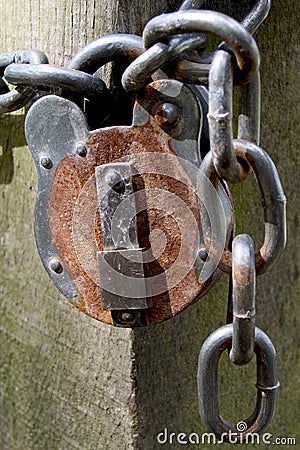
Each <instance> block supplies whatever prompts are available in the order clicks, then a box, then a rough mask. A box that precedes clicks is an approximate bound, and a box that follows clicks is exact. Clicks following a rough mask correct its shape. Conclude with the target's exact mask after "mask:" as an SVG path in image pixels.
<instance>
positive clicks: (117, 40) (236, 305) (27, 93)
mask: <svg viewBox="0 0 300 450" xmlns="http://www.w3.org/2000/svg"><path fill="white" fill-rule="evenodd" d="M203 3H204V1H203V0H198V1H197V0H185V1H183V3H182V4H181V6H180V7H179V9H178V10H177V11H176V12H174V13H170V14H163V15H161V16H158V17H155V18H154V19H152V20H150V22H148V24H147V25H146V26H145V29H144V32H143V36H142V38H141V37H139V36H135V35H129V34H118V35H110V36H104V37H101V38H99V39H97V40H95V41H94V42H92V43H90V44H88V45H87V46H86V47H84V48H83V49H82V50H80V51H79V52H78V54H77V55H75V56H74V58H73V59H72V60H71V61H70V63H69V64H68V67H67V68H63V67H56V66H52V65H50V64H49V62H48V59H47V57H46V56H45V55H44V54H43V53H41V52H35V51H26V50H25V51H18V52H9V53H5V54H3V55H0V75H1V76H2V77H4V78H5V80H6V81H7V82H9V83H12V84H14V85H16V88H15V89H14V90H12V91H9V90H8V87H7V86H6V84H5V83H4V81H3V80H2V81H1V83H0V113H6V112H11V111H15V110H17V109H19V108H21V107H23V106H25V105H26V104H27V103H28V102H30V101H32V100H33V99H34V97H35V96H36V95H37V94H39V93H40V92H41V91H47V90H48V91H49V90H53V89H56V90H57V93H58V94H59V95H61V96H68V95H69V93H70V92H76V93H77V95H78V97H79V99H80V100H78V99H77V100H78V101H79V102H80V103H82V102H83V99H85V98H87V99H91V100H94V99H99V98H100V99H101V98H107V96H109V95H110V93H109V90H108V88H107V87H106V85H105V83H104V82H103V81H102V80H101V79H100V78H99V77H98V76H97V75H96V74H95V72H96V71H97V70H98V69H99V68H100V67H101V66H103V65H105V64H106V63H108V62H111V61H113V62H116V61H117V62H120V63H122V65H124V67H125V69H124V71H123V74H122V85H123V88H124V89H125V90H126V91H127V92H129V93H130V95H131V96H132V98H134V95H135V93H136V92H137V91H140V90H141V89H142V88H143V87H144V86H145V85H146V84H147V83H148V81H149V80H150V79H151V77H170V78H174V79H178V80H181V81H183V82H186V83H189V84H196V85H198V86H199V85H201V88H202V89H204V88H203V86H208V96H209V111H208V123H209V135H210V152H209V153H208V154H207V156H206V157H205V159H204V160H203V162H202V163H201V167H200V169H201V170H202V171H203V173H204V174H206V175H207V176H208V177H209V179H212V178H213V179H214V180H215V183H216V184H222V186H223V187H224V189H225V190H228V186H227V182H229V183H236V182H240V181H243V180H244V179H245V178H246V177H247V176H248V174H249V173H250V171H251V170H252V171H253V172H254V174H255V176H256V179H257V182H258V185H259V189H260V192H261V197H262V204H263V209H264V222H265V238H264V243H263V245H262V247H261V248H260V250H259V251H258V252H257V253H256V254H255V252H254V244H253V241H252V238H251V237H250V236H248V235H239V236H236V237H235V238H234V239H233V242H232V248H225V249H223V248H222V249H220V248H218V240H217V239H215V238H214V236H212V235H211V232H210V231H211V229H210V227H209V220H208V219H207V217H205V211H202V212H201V214H202V217H201V223H202V228H203V238H204V244H205V252H206V255H207V254H209V257H210V258H211V259H214V258H217V256H216V255H220V254H222V257H221V259H220V261H219V260H218V261H216V265H218V267H219V268H220V269H221V270H222V271H224V272H227V273H229V274H230V276H231V282H232V297H231V298H230V303H229V308H230V309H231V308H232V314H231V312H229V314H228V316H231V315H232V316H233V323H231V324H227V325H225V326H224V327H221V328H220V329H218V330H217V331H215V332H214V333H213V334H212V335H211V336H209V338H208V339H207V340H206V341H205V343H204V344H203V347H202V349H201V351H200V355H199V366H198V367H199V369H198V394H199V405H200V416H201V419H202V421H203V423H204V424H205V425H206V426H207V428H208V429H209V430H210V431H212V432H213V433H215V434H217V435H218V436H221V435H222V434H224V433H225V435H226V433H229V432H230V431H232V432H240V430H238V428H237V424H230V423H228V422H226V421H225V420H224V419H223V418H222V417H221V416H220V415H219V400H218V361H219V358H220V356H221V354H222V352H223V351H224V350H225V349H231V351H230V359H231V361H232V362H233V363H234V364H238V365H241V364H246V363H248V362H249V361H250V360H251V359H252V356H253V354H254V353H255V354H256V361H257V362H256V364H257V384H256V387H257V390H258V395H257V404H256V408H255V410H254V412H253V413H252V415H251V416H250V417H249V418H248V419H247V420H246V424H247V430H246V431H247V432H248V433H249V432H252V433H254V432H256V433H259V432H261V431H262V430H263V429H264V428H265V427H266V426H267V425H268V424H269V423H270V421H271V419H272V416H273V414H274V410H275V404H276V391H277V388H278V386H279V383H278V377H277V366H276V353H275V350H274V347H273V344H272V342H271V340H270V339H269V338H268V336H267V335H266V334H265V333H264V332H263V331H261V330H260V329H259V328H257V327H255V279H256V275H259V274H261V273H265V272H266V271H267V270H270V269H271V268H272V267H273V266H274V265H275V264H276V263H277V261H278V259H279V257H280V256H281V254H282V252H283V249H284V247H285V242H286V218H285V204H286V199H285V196H284V193H283V189H282V186H281V183H280V180H279V176H278V173H277V170H276V167H275V165H274V163H273V161H272V159H271V158H270V156H269V155H268V154H267V153H266V152H265V151H264V150H263V149H261V148H260V147H259V146H258V145H259V128H260V82H259V62H260V58H259V51H258V48H257V45H256V42H255V40H254V39H253V37H252V35H251V34H252V33H254V31H255V30H256V29H257V28H258V26H259V25H260V24H261V22H262V21H263V20H264V19H265V17H266V16H267V14H268V12H269V9H270V0H257V1H256V2H255V4H254V6H253V7H252V9H251V11H250V12H249V13H248V14H247V15H246V16H245V17H244V18H243V19H242V21H241V23H239V22H237V21H236V20H234V19H232V18H231V17H228V16H226V15H224V14H221V13H217V12H214V11H208V10H201V9H200V8H201V7H202V5H203ZM207 3H209V2H207ZM193 8H198V9H197V10H196V9H193ZM207 34H213V35H215V36H217V37H218V38H219V39H220V40H223V41H224V42H222V43H221V44H220V45H219V46H218V48H217V50H216V51H215V52H212V53H208V52H206V51H205V49H206V35H207ZM122 67H123V66H122ZM233 85H239V86H241V87H240V92H241V96H240V111H239V117H238V136H237V138H238V139H234V138H233V131H232V116H233V111H232V103H233V102H232V95H233ZM102 103H109V102H102ZM103 108H104V106H103ZM212 174H213V177H212V176H211V175H212ZM202 194H203V195H204V196H205V192H203V193H202ZM214 220H216V221H218V217H214ZM246 431H245V432H243V433H241V439H242V440H243V439H245V438H246V434H247V433H246Z"/></svg>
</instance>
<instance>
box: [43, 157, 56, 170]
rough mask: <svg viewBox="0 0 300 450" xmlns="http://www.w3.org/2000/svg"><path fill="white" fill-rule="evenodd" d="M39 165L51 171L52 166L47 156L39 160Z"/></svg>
mask: <svg viewBox="0 0 300 450" xmlns="http://www.w3.org/2000/svg"><path fill="white" fill-rule="evenodd" d="M41 165H42V166H43V167H44V169H51V167H52V166H53V164H52V161H51V159H50V158H48V157H47V156H43V157H42V158H41Z"/></svg>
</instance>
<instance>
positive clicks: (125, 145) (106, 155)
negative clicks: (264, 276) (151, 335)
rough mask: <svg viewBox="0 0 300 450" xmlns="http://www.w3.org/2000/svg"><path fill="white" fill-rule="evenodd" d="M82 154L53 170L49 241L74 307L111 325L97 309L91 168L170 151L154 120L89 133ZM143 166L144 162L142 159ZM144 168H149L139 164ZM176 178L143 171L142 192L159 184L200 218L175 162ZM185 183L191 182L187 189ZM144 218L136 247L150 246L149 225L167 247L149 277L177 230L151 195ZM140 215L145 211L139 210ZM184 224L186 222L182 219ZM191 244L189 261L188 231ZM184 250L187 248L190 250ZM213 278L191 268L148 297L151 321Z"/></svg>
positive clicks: (171, 247)
mask: <svg viewBox="0 0 300 450" xmlns="http://www.w3.org/2000/svg"><path fill="white" fill-rule="evenodd" d="M87 146H88V154H87V156H86V158H84V159H82V158H78V156H77V155H74V154H71V155H67V156H66V157H65V158H63V159H62V160H61V162H60V164H59V165H58V167H57V169H56V173H55V176H54V178H53V183H52V187H51V191H50V197H49V203H48V216H49V225H50V229H51V231H52V239H53V243H54V245H55V246H56V248H57V249H58V251H59V254H60V256H61V258H62V259H63V260H64V261H65V265H66V270H67V272H68V273H69V275H70V277H71V279H72V280H73V283H74V284H75V286H76V289H77V291H78V295H79V299H80V303H79V305H78V306H79V308H80V309H81V310H83V311H84V312H86V313H87V314H89V315H91V316H92V317H95V318H97V319H99V320H102V321H104V322H107V323H111V314H110V312H108V311H103V310H102V307H101V294H100V287H99V279H98V268H97V258H96V255H97V251H99V250H102V248H103V246H102V236H101V230H100V224H99V218H98V217H99V210H98V204H97V191H96V184H95V175H94V173H95V167H96V166H99V165H101V164H107V163H109V162H113V161H114V160H115V159H116V158H118V159H121V158H124V157H129V158H130V160H131V161H133V163H134V162H135V159H137V155H139V154H140V153H144V152H149V153H151V152H156V151H160V152H162V153H169V154H173V151H172V149H171V147H170V138H169V137H168V136H167V135H166V134H165V133H162V132H161V129H160V128H159V127H158V126H156V125H155V123H154V122H153V121H151V122H150V121H148V122H147V123H146V124H145V125H143V126H133V127H111V128H106V129H101V130H97V131H95V132H93V133H92V134H91V136H90V138H89V140H88V142H87ZM143 164H144V162H143ZM144 169H145V170H148V168H144ZM172 171H173V172H174V175H176V174H177V178H180V179H182V180H184V181H185V183H180V182H179V181H177V180H175V179H173V178H168V177H163V176H155V175H152V174H151V173H150V174H145V175H143V184H144V186H145V190H146V191H147V190H149V191H150V190H151V189H153V188H154V187H158V188H159V187H163V189H164V190H168V191H169V192H171V193H172V192H173V193H174V194H175V195H176V196H177V197H180V198H181V199H182V200H183V202H184V203H185V204H186V205H187V206H188V208H189V209H190V210H191V211H192V212H193V214H194V216H195V219H196V220H197V221H198V222H199V217H198V213H197V211H198V203H197V197H196V196H195V194H193V190H192V185H191V182H190V181H189V180H188V177H187V175H186V173H185V172H184V170H183V168H182V167H181V166H180V164H179V163H178V165H177V167H173V168H172ZM187 186H190V188H188V187H187ZM148 200H149V203H148V205H147V220H141V217H140V220H139V239H140V245H141V246H145V247H146V248H147V247H148V248H149V242H148V236H149V234H150V233H151V231H152V230H154V229H157V228H159V229H163V230H164V232H165V236H166V240H167V243H166V248H165V251H164V252H163V253H162V254H161V255H160V257H159V258H158V259H154V260H153V261H152V262H151V263H149V266H148V270H149V276H153V275H155V274H157V273H161V272H162V271H166V270H167V269H168V268H169V267H170V265H171V264H172V263H173V262H174V261H175V260H176V258H177V256H178V253H179V248H180V245H181V235H180V229H179V227H178V226H177V224H176V222H175V221H174V219H173V218H172V215H173V207H174V205H172V203H168V204H164V205H163V209H157V205H156V204H155V198H150V199H148ZM143 214H145V213H143ZM186 227H187V228H188V227H189V224H188V223H186ZM190 231H191V232H190V245H189V246H186V249H185V251H186V259H187V261H188V263H189V262H190V260H191V257H192V254H191V253H192V251H193V249H195V247H196V248H197V245H198V242H197V240H196V239H197V236H196V235H195V233H194V232H193V230H190ZM159 246H160V243H159V237H158V238H156V239H155V237H154V239H153V240H152V241H151V248H152V252H153V253H154V254H155V249H158V253H160V251H159ZM189 252H191V253H190V254H189ZM214 279H215V277H212V278H211V279H209V280H208V281H207V282H205V283H202V284H200V283H199V282H198V274H197V271H196V268H195V267H194V266H193V267H192V269H191V270H190V271H189V272H188V274H187V276H186V277H184V279H183V280H182V281H181V282H180V283H179V284H178V285H177V286H175V287H173V288H171V289H170V290H168V289H167V286H166V292H164V293H161V294H159V295H157V296H155V297H154V298H153V306H152V308H150V309H149V312H148V321H149V323H150V324H154V323H157V322H161V321H163V320H165V319H168V318H170V317H172V316H174V315H176V314H178V313H179V312H180V311H182V310H183V309H185V307H187V306H188V305H189V304H190V303H192V302H193V301H194V300H195V299H196V298H197V297H199V295H202V294H204V292H206V290H207V289H208V287H209V285H210V284H211V283H212V281H213V280H214Z"/></svg>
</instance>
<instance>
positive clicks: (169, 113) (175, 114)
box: [154, 103, 181, 128]
mask: <svg viewBox="0 0 300 450" xmlns="http://www.w3.org/2000/svg"><path fill="white" fill-rule="evenodd" d="M180 117H181V111H180V108H179V107H178V106H177V105H174V104H173V103H162V104H161V105H160V106H159V107H158V108H157V110H156V111H155V114H154V119H155V121H156V122H157V123H158V125H159V126H161V127H162V128H164V127H175V126H176V125H177V123H178V121H179V119H180Z"/></svg>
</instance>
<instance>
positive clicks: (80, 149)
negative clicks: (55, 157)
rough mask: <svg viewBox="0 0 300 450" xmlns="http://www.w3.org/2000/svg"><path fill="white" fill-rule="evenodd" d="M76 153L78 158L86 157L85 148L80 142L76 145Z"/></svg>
mask: <svg viewBox="0 0 300 450" xmlns="http://www.w3.org/2000/svg"><path fill="white" fill-rule="evenodd" d="M76 153H77V155H78V156H81V157H82V158H84V157H85V156H86V155H87V148H86V146H85V145H84V144H82V143H81V142H80V143H78V144H77V145H76Z"/></svg>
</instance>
